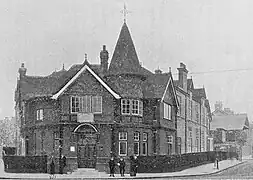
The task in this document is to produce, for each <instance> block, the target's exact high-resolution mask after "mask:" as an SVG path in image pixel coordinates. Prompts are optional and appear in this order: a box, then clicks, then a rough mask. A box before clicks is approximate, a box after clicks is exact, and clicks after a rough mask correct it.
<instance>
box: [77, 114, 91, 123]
mask: <svg viewBox="0 0 253 180" xmlns="http://www.w3.org/2000/svg"><path fill="white" fill-rule="evenodd" d="M77 122H79V123H85V122H94V115H93V113H78V114H77Z"/></svg>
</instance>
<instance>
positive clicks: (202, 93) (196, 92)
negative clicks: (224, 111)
mask: <svg viewBox="0 0 253 180" xmlns="http://www.w3.org/2000/svg"><path fill="white" fill-rule="evenodd" d="M192 95H193V96H194V97H197V98H201V97H203V98H206V91H205V88H198V89H193V90H192Z"/></svg>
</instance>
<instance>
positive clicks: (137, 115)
mask: <svg viewBox="0 0 253 180" xmlns="http://www.w3.org/2000/svg"><path fill="white" fill-rule="evenodd" d="M121 115H122V116H134V117H143V115H139V114H121Z"/></svg>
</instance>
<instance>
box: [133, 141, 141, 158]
mask: <svg viewBox="0 0 253 180" xmlns="http://www.w3.org/2000/svg"><path fill="white" fill-rule="evenodd" d="M139 145H140V144H139V142H134V155H137V156H138V155H139V149H140V147H139Z"/></svg>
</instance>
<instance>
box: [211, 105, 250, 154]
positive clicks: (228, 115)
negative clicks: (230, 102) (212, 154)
mask: <svg viewBox="0 0 253 180" xmlns="http://www.w3.org/2000/svg"><path fill="white" fill-rule="evenodd" d="M212 119H213V121H212V122H211V126H210V133H211V135H212V137H213V139H214V148H215V150H224V151H231V149H233V151H234V150H237V151H242V155H243V156H249V155H251V149H252V142H251V139H252V138H251V137H250V135H251V133H250V131H249V130H250V124H249V120H248V116H247V114H236V113H234V112H233V111H232V110H231V109H230V108H223V107H222V102H220V101H219V102H216V104H215V110H214V112H213V113H212ZM242 141H245V142H242ZM240 148H241V150H240Z"/></svg>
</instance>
